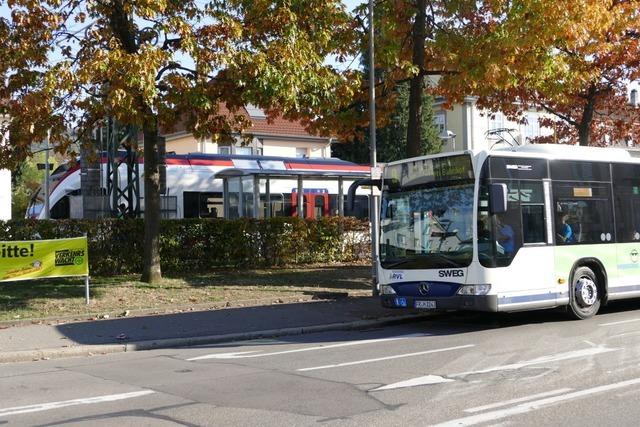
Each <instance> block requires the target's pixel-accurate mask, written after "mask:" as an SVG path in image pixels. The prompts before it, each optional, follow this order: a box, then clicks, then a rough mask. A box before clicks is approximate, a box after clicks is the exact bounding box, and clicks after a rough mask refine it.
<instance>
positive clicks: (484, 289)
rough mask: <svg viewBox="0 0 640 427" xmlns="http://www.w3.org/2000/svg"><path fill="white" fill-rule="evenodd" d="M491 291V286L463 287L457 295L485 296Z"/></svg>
mask: <svg viewBox="0 0 640 427" xmlns="http://www.w3.org/2000/svg"><path fill="white" fill-rule="evenodd" d="M490 290H491V285H463V286H460V289H458V292H457V293H458V295H486V294H488V293H489V291H490Z"/></svg>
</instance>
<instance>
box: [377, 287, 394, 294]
mask: <svg viewBox="0 0 640 427" xmlns="http://www.w3.org/2000/svg"><path fill="white" fill-rule="evenodd" d="M380 294H381V295H395V294H396V291H394V290H393V288H392V287H391V286H389V285H381V286H380Z"/></svg>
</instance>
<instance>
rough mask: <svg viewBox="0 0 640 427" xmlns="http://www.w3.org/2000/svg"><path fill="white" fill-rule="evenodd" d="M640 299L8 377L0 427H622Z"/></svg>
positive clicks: (35, 368)
mask: <svg viewBox="0 0 640 427" xmlns="http://www.w3.org/2000/svg"><path fill="white" fill-rule="evenodd" d="M639 361H640V301H633V302H625V303H620V304H616V305H612V306H611V307H609V308H608V309H607V310H606V313H603V314H601V315H598V316H596V317H595V318H593V319H590V320H587V321H569V320H566V318H565V317H563V315H562V314H560V313H558V312H554V311H545V312H534V313H518V314H511V315H500V316H497V315H487V314H474V313H471V314H445V315H441V316H437V317H434V318H432V319H431V320H429V321H424V322H420V323H413V324H408V325H403V326H395V327H387V328H383V329H377V330H368V331H357V332H332V333H322V334H312V335H306V336H296V337H291V338H286V339H283V340H260V341H248V342H242V343H233V344H226V345H214V346H202V347H194V348H181V349H169V350H156V351H149V352H136V353H126V354H116V355H105V356H94V357H86V358H73V359H64V360H49V361H39V362H33V363H19V364H5V365H0V426H4V425H7V426H9V425H11V426H13V425H29V426H58V425H65V426H66V425H92V426H96V425H97V426H113V425H117V426H136V427H139V426H146V425H153V426H165V425H166V426H170V425H184V426H204V425H208V426H209V425H210V426H213V425H215V426H224V425H234V426H244V425H261V426H263V425H267V426H282V425H295V426H299V425H318V424H322V425H367V426H376V425H379V426H389V425H416V426H423V425H452V426H454V425H469V426H471V425H524V426H540V425H563V426H577V425H581V426H582V425H617V426H627V425H628V426H635V425H638V419H640V405H638V404H637V402H638V398H639V397H640V363H639Z"/></svg>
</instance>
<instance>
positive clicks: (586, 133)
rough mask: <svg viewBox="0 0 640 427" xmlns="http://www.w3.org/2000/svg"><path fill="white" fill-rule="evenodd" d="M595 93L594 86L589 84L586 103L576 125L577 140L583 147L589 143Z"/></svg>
mask: <svg viewBox="0 0 640 427" xmlns="http://www.w3.org/2000/svg"><path fill="white" fill-rule="evenodd" d="M596 94H597V91H596V87H595V86H594V85H591V87H590V88H589V92H588V93H587V103H586V104H585V106H584V109H583V110H582V119H581V120H580V124H579V125H578V141H579V144H580V145H582V146H584V147H587V146H589V145H591V123H592V122H593V114H594V112H595V106H596Z"/></svg>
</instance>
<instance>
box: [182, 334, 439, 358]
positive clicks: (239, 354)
mask: <svg viewBox="0 0 640 427" xmlns="http://www.w3.org/2000/svg"><path fill="white" fill-rule="evenodd" d="M430 335H431V334H408V335H400V336H397V337H391V338H376V339H371V340H360V341H348V342H342V343H338V344H329V345H319V346H316V347H305V348H297V349H295V350H284V351H275V352H272V353H260V351H262V350H256V351H242V352H235V353H217V354H206V355H204V356H198V357H192V358H190V359H187V361H189V362H192V361H194V360H205V359H245V358H252V357H267V356H278V355H281V354H291V353H302V352H305V351H315V350H327V349H331V348H340V347H351V346H354V345H364V344H375V343H381V342H388V341H397V340H403V339H407V338H417V337H428V336H430ZM250 353H251V354H250ZM255 353H258V354H255Z"/></svg>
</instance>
